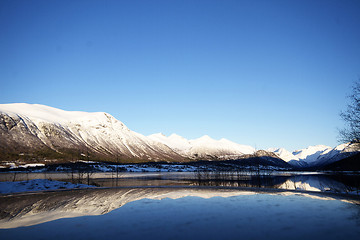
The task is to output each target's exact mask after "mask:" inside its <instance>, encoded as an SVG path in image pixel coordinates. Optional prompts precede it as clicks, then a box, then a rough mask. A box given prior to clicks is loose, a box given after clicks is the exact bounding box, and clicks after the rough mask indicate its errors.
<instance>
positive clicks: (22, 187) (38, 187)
mask: <svg viewBox="0 0 360 240" xmlns="http://www.w3.org/2000/svg"><path fill="white" fill-rule="evenodd" d="M92 187H95V186H91V185H86V184H73V183H69V182H60V181H53V180H47V179H34V180H29V181H21V182H0V193H1V194H8V193H17V192H35V191H46V190H58V189H74V188H92Z"/></svg>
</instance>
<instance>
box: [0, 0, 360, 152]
mask: <svg viewBox="0 0 360 240" xmlns="http://www.w3.org/2000/svg"><path fill="white" fill-rule="evenodd" d="M359 78H360V1H358V0H355V1H350V0H349V1H330V0H324V1H314V0H310V1H268V0H265V1H253V0H249V1H240V0H235V1H222V0H218V1H209V0H204V1H194V0H191V1H185V0H180V1H172V0H164V1H145V0H144V1H134V0H129V1H120V0H118V1H109V0H108V1H88V0H84V1H76V0H75V1H63V0H61V1H49V0H44V1H36V0H32V1H25V0H24V1H17V0H0V89H1V94H0V103H12V102H26V103H39V104H45V105H49V106H52V107H56V108H61V109H64V110H81V111H89V112H93V111H104V112H108V113H110V114H112V115H113V116H114V117H116V118H117V119H119V120H120V121H122V122H124V123H125V124H126V125H127V126H128V127H129V128H130V129H132V130H134V131H136V132H139V133H142V134H144V135H149V134H152V133H156V132H163V133H164V134H171V133H177V134H179V135H182V136H184V137H186V138H190V139H191V138H197V137H200V136H202V135H204V134H208V135H210V136H211V137H213V138H216V139H219V138H222V137H224V138H227V139H229V140H232V141H235V142H238V143H241V144H248V145H252V146H255V145H256V147H257V148H268V147H285V148H287V149H289V150H294V149H299V148H304V147H307V146H309V145H315V144H325V145H329V146H332V147H333V146H335V145H337V143H338V142H337V128H341V127H342V126H343V123H342V121H341V119H340V118H339V112H340V111H341V110H342V109H344V108H345V106H346V103H347V100H346V95H347V94H349V93H350V91H351V85H352V83H353V82H354V81H356V80H358V79H359Z"/></svg>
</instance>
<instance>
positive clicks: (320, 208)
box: [0, 187, 360, 239]
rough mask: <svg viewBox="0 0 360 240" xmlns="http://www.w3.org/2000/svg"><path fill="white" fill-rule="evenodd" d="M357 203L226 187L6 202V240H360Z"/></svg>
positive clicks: (46, 195) (92, 192) (109, 191)
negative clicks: (359, 239) (110, 239)
mask: <svg viewBox="0 0 360 240" xmlns="http://www.w3.org/2000/svg"><path fill="white" fill-rule="evenodd" d="M359 203H360V202H359V200H358V199H357V198H354V197H344V196H343V195H342V196H338V195H336V194H335V195H334V194H332V195H331V194H330V195H329V194H326V193H302V192H296V191H279V190H278V191H269V190H266V191H260V190H255V191H253V190H249V191H246V190H238V189H235V188H232V189H229V188H227V189H224V188H219V187H215V188H214V187H193V188H189V187H187V188H182V187H164V188H157V187H149V188H100V189H85V190H70V191H54V192H43V193H33V194H17V195H16V194H15V195H9V196H6V197H4V196H2V197H1V204H0V205H1V208H2V213H1V218H2V219H1V220H0V237H1V239H100V238H119V239H144V238H146V239H239V238H242V239H265V238H266V239H340V238H344V239H358V236H359V234H360V206H359Z"/></svg>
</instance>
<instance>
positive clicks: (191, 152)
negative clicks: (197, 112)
mask: <svg viewBox="0 0 360 240" xmlns="http://www.w3.org/2000/svg"><path fill="white" fill-rule="evenodd" d="M149 138H150V139H153V140H155V141H159V142H161V143H164V144H165V145H167V146H169V147H171V148H172V149H174V150H175V151H176V152H177V153H179V154H180V155H182V156H184V157H188V158H202V159H206V158H211V157H213V156H220V158H222V159H236V158H238V157H241V156H243V155H244V154H253V153H254V152H255V148H253V147H251V146H246V145H241V144H237V143H234V142H231V141H229V140H227V139H224V138H222V139H220V140H215V139H212V138H211V137H209V136H207V135H205V136H203V137H200V138H197V139H194V140H187V139H185V138H183V137H181V136H179V135H176V134H172V135H170V136H169V137H167V136H165V135H164V134H162V133H157V134H153V135H150V136H149Z"/></svg>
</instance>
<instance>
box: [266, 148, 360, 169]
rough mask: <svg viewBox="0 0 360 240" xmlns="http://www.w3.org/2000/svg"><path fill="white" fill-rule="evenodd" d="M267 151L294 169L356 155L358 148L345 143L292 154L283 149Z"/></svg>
mask: <svg viewBox="0 0 360 240" xmlns="http://www.w3.org/2000/svg"><path fill="white" fill-rule="evenodd" d="M268 151H270V152H273V153H275V154H276V155H277V156H279V157H280V158H281V159H283V160H284V161H286V162H288V163H289V164H291V165H293V166H295V167H318V166H325V165H327V164H330V163H333V162H336V161H339V160H341V159H344V158H346V157H349V156H352V155H354V154H356V153H358V151H359V146H358V144H355V143H345V144H341V145H339V146H336V147H335V148H331V147H329V146H325V145H316V146H310V147H307V148H305V149H300V150H296V151H294V152H292V153H291V152H289V151H287V150H286V149H284V148H270V149H268Z"/></svg>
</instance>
